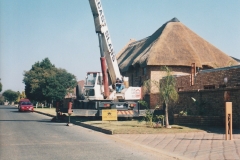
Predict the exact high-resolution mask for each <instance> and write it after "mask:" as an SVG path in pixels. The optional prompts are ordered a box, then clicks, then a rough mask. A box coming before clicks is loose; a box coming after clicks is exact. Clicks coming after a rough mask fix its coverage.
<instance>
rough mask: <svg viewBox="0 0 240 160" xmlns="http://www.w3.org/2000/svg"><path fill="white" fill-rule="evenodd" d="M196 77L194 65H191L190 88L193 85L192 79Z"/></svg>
mask: <svg viewBox="0 0 240 160" xmlns="http://www.w3.org/2000/svg"><path fill="white" fill-rule="evenodd" d="M195 75H196V64H195V63H192V65H191V86H193V85H194V77H195Z"/></svg>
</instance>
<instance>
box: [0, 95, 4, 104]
mask: <svg viewBox="0 0 240 160" xmlns="http://www.w3.org/2000/svg"><path fill="white" fill-rule="evenodd" d="M4 101H5V99H4V97H3V96H1V95H0V105H3V104H4Z"/></svg>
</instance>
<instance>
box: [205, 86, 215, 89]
mask: <svg viewBox="0 0 240 160" xmlns="http://www.w3.org/2000/svg"><path fill="white" fill-rule="evenodd" d="M204 89H215V85H206V86H204Z"/></svg>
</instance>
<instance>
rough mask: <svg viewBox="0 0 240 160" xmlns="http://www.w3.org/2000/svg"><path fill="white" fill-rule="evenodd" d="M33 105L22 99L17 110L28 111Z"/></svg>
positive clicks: (31, 109) (31, 110)
mask: <svg viewBox="0 0 240 160" xmlns="http://www.w3.org/2000/svg"><path fill="white" fill-rule="evenodd" d="M33 109H34V107H33V105H32V103H31V102H30V101H29V102H27V101H23V102H21V103H20V104H19V108H18V111H19V112H22V111H30V112H33Z"/></svg>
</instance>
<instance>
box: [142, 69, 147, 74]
mask: <svg viewBox="0 0 240 160" xmlns="http://www.w3.org/2000/svg"><path fill="white" fill-rule="evenodd" d="M146 74H147V68H146V67H144V68H143V75H146Z"/></svg>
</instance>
